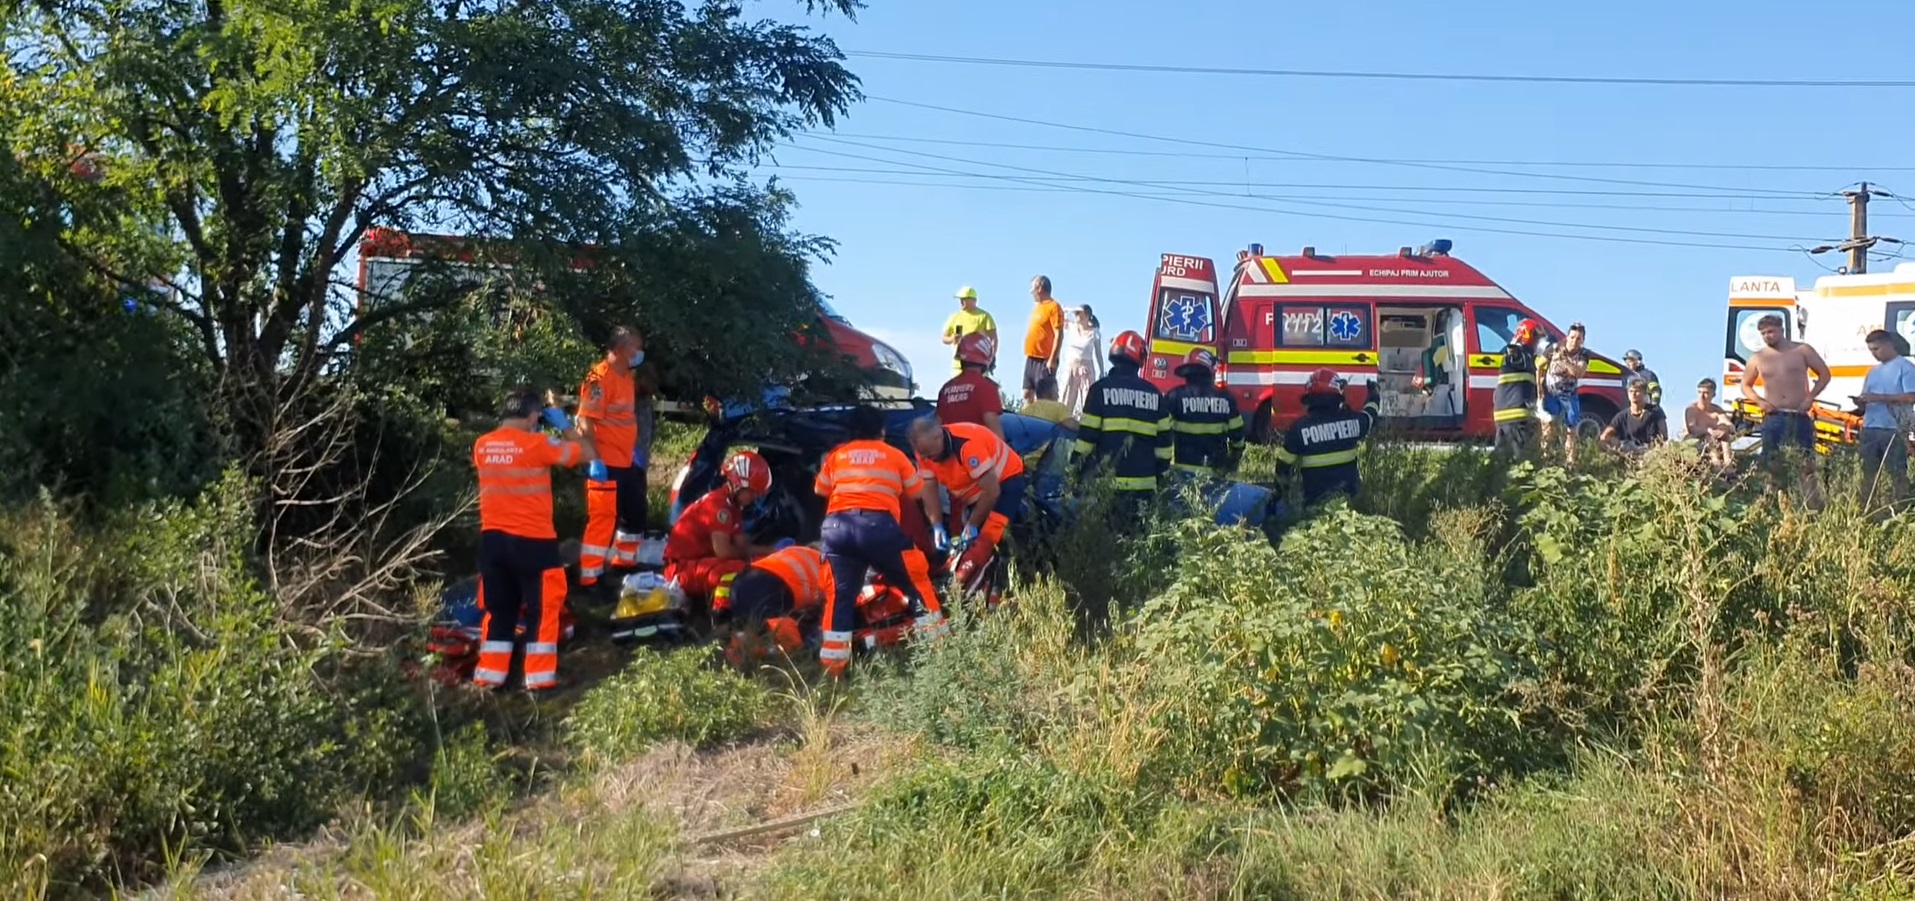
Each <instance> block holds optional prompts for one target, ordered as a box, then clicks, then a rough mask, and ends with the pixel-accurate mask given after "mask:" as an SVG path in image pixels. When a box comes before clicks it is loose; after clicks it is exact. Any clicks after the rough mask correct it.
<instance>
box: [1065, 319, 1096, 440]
mask: <svg viewBox="0 0 1915 901" xmlns="http://www.w3.org/2000/svg"><path fill="white" fill-rule="evenodd" d="M1103 350H1104V334H1103V332H1101V331H1099V329H1098V324H1097V314H1096V313H1093V312H1091V308H1090V304H1085V305H1083V306H1081V307H1071V308H1070V309H1069V310H1067V311H1065V315H1064V349H1063V350H1062V351H1060V352H1059V353H1058V359H1057V380H1058V382H1059V385H1058V402H1059V403H1062V404H1063V405H1064V406H1066V407H1069V408H1070V409H1071V415H1072V416H1077V415H1080V414H1082V413H1083V412H1084V398H1086V397H1088V396H1089V395H1090V385H1091V383H1092V382H1094V381H1097V380H1098V379H1101V378H1103V377H1104V352H1103Z"/></svg>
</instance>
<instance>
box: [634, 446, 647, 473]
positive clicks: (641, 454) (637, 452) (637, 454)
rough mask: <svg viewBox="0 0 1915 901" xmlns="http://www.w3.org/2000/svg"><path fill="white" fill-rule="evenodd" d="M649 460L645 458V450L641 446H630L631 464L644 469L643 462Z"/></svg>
mask: <svg viewBox="0 0 1915 901" xmlns="http://www.w3.org/2000/svg"><path fill="white" fill-rule="evenodd" d="M649 462H651V461H650V460H648V459H646V457H645V450H644V449H643V448H636V447H635V448H632V465H633V466H635V467H638V468H639V469H644V468H645V464H646V463H649Z"/></svg>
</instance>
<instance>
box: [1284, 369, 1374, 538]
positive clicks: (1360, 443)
mask: <svg viewBox="0 0 1915 901" xmlns="http://www.w3.org/2000/svg"><path fill="white" fill-rule="evenodd" d="M1363 390H1364V397H1363V409H1362V410H1360V411H1358V410H1351V409H1350V408H1349V407H1348V406H1347V405H1346V404H1345V403H1344V402H1343V380H1342V379H1340V378H1338V377H1337V374H1336V370H1333V369H1319V370H1317V371H1316V372H1313V373H1311V374H1310V380H1309V381H1308V382H1305V383H1304V386H1303V415H1302V416H1300V417H1297V421H1296V423H1295V424H1294V425H1292V426H1291V427H1290V430H1289V431H1288V432H1285V433H1284V436H1283V446H1282V447H1279V448H1277V465H1278V469H1279V472H1287V471H1288V470H1291V469H1296V470H1299V471H1300V472H1301V474H1302V481H1303V505H1304V506H1306V507H1308V506H1310V505H1312V504H1315V503H1316V502H1317V501H1319V500H1323V499H1325V498H1327V497H1328V496H1329V495H1330V494H1332V493H1334V492H1339V491H1340V492H1343V493H1345V494H1348V495H1349V496H1350V497H1352V498H1354V497H1356V495H1357V492H1358V491H1360V490H1362V488H1363V479H1362V475H1361V473H1360V472H1359V471H1358V469H1357V460H1358V459H1359V458H1360V457H1361V456H1362V454H1363V448H1364V442H1365V441H1366V440H1367V439H1368V438H1369V437H1370V430H1371V429H1373V428H1375V427H1376V417H1377V400H1376V381H1375V380H1374V379H1372V380H1371V381H1370V382H1369V383H1368V384H1366V385H1365V386H1364V389H1363Z"/></svg>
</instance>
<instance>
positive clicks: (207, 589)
mask: <svg viewBox="0 0 1915 901" xmlns="http://www.w3.org/2000/svg"><path fill="white" fill-rule="evenodd" d="M250 497H251V495H250V486H248V485H247V484H245V483H244V482H242V481H239V480H237V479H230V478H229V479H228V480H227V481H226V482H224V483H222V484H220V485H218V486H216V488H215V489H213V490H212V491H210V492H209V493H208V494H207V495H206V496H205V497H204V498H202V499H201V500H200V501H199V502H198V503H197V504H195V505H193V506H185V505H180V504H167V505H164V506H160V507H155V508H151V509H150V510H147V511H145V512H144V514H143V515H140V516H137V517H128V519H129V523H128V525H127V526H126V527H124V528H123V529H116V530H114V531H112V532H109V533H103V534H97V535H96V534H90V533H87V532H83V531H80V530H79V529H78V528H77V527H76V526H75V525H74V524H73V522H72V520H71V519H69V518H68V517H66V516H64V515H63V514H61V513H60V512H59V511H58V510H57V509H55V508H53V507H52V506H51V505H47V506H43V507H42V508H40V509H38V510H34V511H30V512H27V513H23V514H19V515H16V516H13V517H10V518H8V519H7V520H6V521H5V522H4V523H0V542H3V543H4V548H3V549H0V595H4V596H5V597H6V598H7V600H8V610H9V612H8V615H7V616H5V617H0V647H6V648H9V649H15V650H14V651H13V652H11V653H9V654H7V655H5V656H4V657H0V721H4V725H0V772H4V773H6V774H7V778H6V779H4V780H0V885H12V886H15V887H21V886H37V885H40V884H42V880H44V884H45V885H46V886H47V887H48V889H49V890H50V891H51V892H53V893H54V894H64V893H66V892H68V891H72V890H76V889H81V888H88V889H90V888H97V887H98V886H100V885H101V884H103V882H104V881H105V880H107V879H109V878H116V879H120V880H125V881H137V880H139V879H141V878H144V877H147V876H150V875H152V874H153V872H154V867H156V866H157V865H158V864H159V863H160V862H161V860H162V859H163V857H164V854H163V853H162V849H163V848H170V849H174V850H181V849H197V848H206V849H212V850H218V851H237V850H239V849H241V848H243V847H244V846H246V845H247V844H248V843H250V842H252V841H255V840H257V839H261V838H269V837H275V836H284V835H290V834H294V833H297V832H299V831H301V830H305V829H309V828H311V827H313V826H315V825H317V824H318V823H319V822H320V821H322V820H323V819H324V818H326V817H327V816H329V815H330V814H331V813H332V811H333V808H334V806H335V804H336V803H337V802H338V801H340V800H341V799H342V798H343V797H344V796H345V795H346V793H347V792H348V791H350V790H354V789H359V790H374V791H378V790H380V789H381V788H382V787H386V786H390V785H391V784H392V780H393V779H394V778H396V776H397V775H398V773H399V772H400V771H401V770H402V768H403V767H404V766H405V765H406V764H407V763H408V762H409V760H410V758H411V757H412V755H413V754H414V752H415V750H416V749H415V748H414V746H413V745H412V744H411V742H410V741H409V739H408V737H407V735H408V730H409V723H408V713H409V710H408V708H407V707H406V705H405V704H404V702H403V700H402V699H398V698H396V697H394V696H390V695H389V696H386V697H373V698H372V699H371V700H368V698H369V697H370V696H368V695H365V694H361V693H359V692H358V691H357V690H356V689H355V688H353V685H354V684H355V683H354V682H353V681H352V680H350V679H346V678H340V679H329V678H327V674H329V673H330V674H332V675H334V676H342V675H346V674H345V673H344V672H343V671H340V670H338V669H337V668H336V667H335V661H336V659H337V656H336V652H337V651H338V649H339V648H338V644H337V642H336V640H335V637H334V636H327V635H323V634H322V635H314V636H312V637H311V639H310V640H309V639H304V638H302V639H298V640H295V639H294V638H293V633H290V632H289V631H288V630H287V629H285V628H284V625H283V624H282V623H281V622H280V621H279V619H278V616H277V614H278V610H277V606H276V605H275V603H274V602H273V600H272V599H271V598H269V597H267V596H266V595H265V594H263V593H262V592H261V591H260V590H259V589H258V587H257V585H256V584H255V583H254V581H253V579H252V577H251V575H250V573H249V572H248V569H247V555H246V553H245V551H244V550H243V548H245V547H246V546H247V544H248V542H249V541H250V539H251V536H252V534H253V529H252V525H251V521H250V518H249V516H248V511H249V508H250ZM362 702H364V706H363V707H362V706H361V705H362Z"/></svg>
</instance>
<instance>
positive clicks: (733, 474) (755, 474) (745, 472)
mask: <svg viewBox="0 0 1915 901" xmlns="http://www.w3.org/2000/svg"><path fill="white" fill-rule="evenodd" d="M725 485H726V486H727V487H729V488H730V489H731V493H733V494H737V493H738V492H739V491H740V490H742V489H746V488H749V489H751V490H752V491H753V492H754V493H757V494H764V493H765V491H766V490H768V489H769V488H771V464H769V463H766V462H765V458H763V457H760V456H758V455H757V454H755V453H753V452H751V451H739V452H738V453H735V454H732V455H731V459H729V460H726V461H725Z"/></svg>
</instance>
